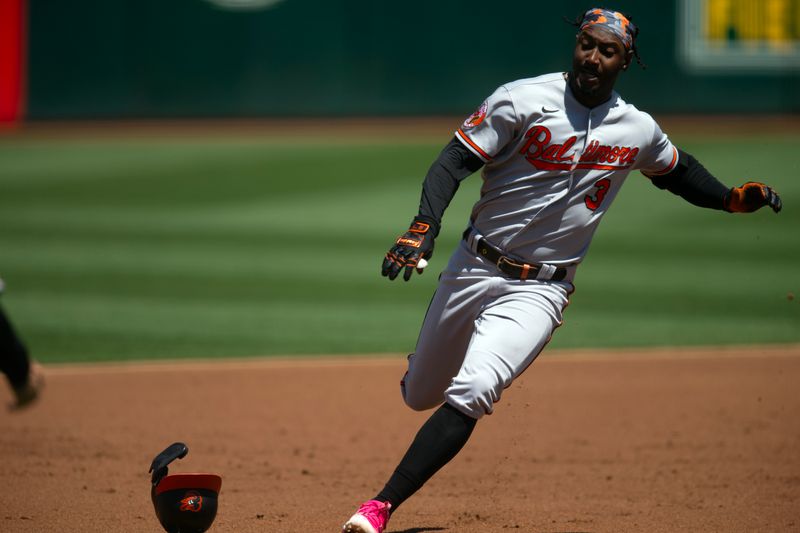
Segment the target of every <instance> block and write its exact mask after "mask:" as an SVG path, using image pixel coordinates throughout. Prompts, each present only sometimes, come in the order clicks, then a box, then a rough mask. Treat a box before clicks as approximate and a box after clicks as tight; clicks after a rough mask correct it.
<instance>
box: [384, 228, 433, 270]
mask: <svg viewBox="0 0 800 533" xmlns="http://www.w3.org/2000/svg"><path fill="white" fill-rule="evenodd" d="M433 233H434V232H433V229H432V228H431V225H430V224H428V223H427V222H425V221H423V220H420V219H419V218H415V219H414V222H413V223H412V224H411V227H410V228H408V231H406V232H405V233H403V234H402V235H400V236H399V237H398V238H397V240H396V241H395V243H394V246H392V248H391V249H390V250H389V251H388V252H387V253H386V256H385V257H384V259H383V268H381V275H383V276H386V277H388V278H389V279H392V280H393V279H395V278H396V277H397V275H398V274H399V273H400V271H401V270H403V269H405V272H403V279H404V280H405V281H408V280H409V279H411V273H412V272H414V270H415V269H416V271H417V273H418V274H422V268H418V267H417V265H418V263H419V260H420V259H425V260H426V261H427V260H428V259H430V258H431V256H432V255H433V238H434V235H433Z"/></svg>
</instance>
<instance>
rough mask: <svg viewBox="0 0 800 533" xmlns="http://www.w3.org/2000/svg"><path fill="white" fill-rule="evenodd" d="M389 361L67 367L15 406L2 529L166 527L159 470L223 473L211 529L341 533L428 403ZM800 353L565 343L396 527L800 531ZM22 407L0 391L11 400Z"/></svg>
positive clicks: (523, 381)
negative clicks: (418, 403)
mask: <svg viewBox="0 0 800 533" xmlns="http://www.w3.org/2000/svg"><path fill="white" fill-rule="evenodd" d="M403 369H404V361H403V358H402V357H400V356H397V357H390V358H353V359H347V360H341V359H336V360H334V359H316V360H300V361H297V360H295V361H289V360H251V361H235V362H225V363H216V362H200V363H198V362H188V363H169V364H156V363H150V364H141V365H107V366H61V367H50V368H47V369H46V373H47V374H46V375H47V388H46V390H45V395H44V397H43V399H42V401H41V402H40V403H39V404H37V405H35V406H34V407H32V408H31V409H29V410H27V411H25V412H22V413H13V414H12V413H4V412H3V413H0V454H2V455H0V458H1V459H2V461H0V475H1V476H2V488H0V531H4V532H6V531H24V532H43V531H81V532H87V533H91V532H95V531H97V532H99V531H103V532H108V531H126V532H128V531H134V532H137V531H142V532H145V531H148V532H156V531H160V530H161V529H160V526H159V525H158V523H157V522H156V519H155V516H154V513H153V509H152V506H151V504H150V501H149V485H148V480H149V478H148V474H147V468H148V466H149V463H150V460H151V459H152V457H153V456H154V455H155V454H156V453H157V452H158V451H160V450H161V449H162V448H163V447H165V446H166V445H168V444H170V443H171V442H173V441H176V440H182V441H184V442H186V443H187V444H188V445H189V449H190V452H189V455H188V457H187V458H185V459H184V460H182V461H178V462H176V463H174V464H173V467H172V469H171V471H172V472H190V471H212V472H217V473H220V474H221V475H222V476H223V486H222V492H221V495H220V511H219V515H218V517H217V520H216V522H215V524H214V526H213V527H212V529H211V531H212V532H213V531H218V532H224V531H228V532H249V531H269V532H289V533H300V532H314V533H315V532H331V533H332V532H335V531H338V528H339V526H340V525H341V523H342V522H343V521H344V520H345V519H346V518H347V516H348V515H349V514H350V513H351V512H352V511H353V509H354V506H355V505H356V504H357V503H359V502H360V500H363V499H366V498H368V497H371V496H372V495H373V494H374V493H375V492H376V491H377V489H378V488H379V486H380V485H381V483H382V482H383V481H384V480H385V478H386V477H387V475H388V474H389V473H390V472H389V469H390V468H393V466H394V464H395V462H396V461H397V460H398V459H399V457H400V456H401V455H402V453H403V452H404V451H405V448H406V446H407V444H408V443H409V441H410V438H411V437H412V436H413V434H414V432H415V431H416V429H417V428H418V426H419V425H420V423H421V422H422V421H423V420H424V419H425V418H426V417H427V416H428V415H427V413H416V412H412V411H410V410H409V409H407V408H406V407H404V405H403V404H402V402H401V399H400V396H399V392H398V387H397V382H398V379H399V378H400V376H401V374H402V372H403ZM798 383H800V346H789V347H771V348H758V349H727V350H695V351H689V350H682V351H679V352H672V351H669V350H656V351H648V352H645V351H636V350H633V351H626V352H623V353H621V354H618V353H612V352H607V353H588V352H552V353H549V354H547V353H546V354H545V355H543V356H542V357H541V358H540V359H539V360H538V361H537V362H536V363H535V364H534V365H533V366H532V367H531V368H530V369H529V370H528V371H527V372H526V374H525V375H524V376H522V378H520V379H519V380H518V381H517V382H516V383H515V384H514V386H512V388H510V389H509V390H507V391H506V393H505V395H504V397H503V399H502V401H501V403H500V405H499V406H498V408H497V411H496V412H495V414H494V415H492V416H490V417H487V418H486V419H484V420H483V421H481V422H480V424H479V425H478V428H477V429H476V432H475V434H474V436H473V438H472V440H471V441H470V442H469V443H468V444H467V446H466V448H465V449H464V450H463V452H462V453H461V454H460V455H459V456H458V457H457V458H456V459H455V460H454V461H453V462H452V463H451V464H450V465H448V466H447V467H445V468H444V469H443V470H442V471H441V472H440V473H439V474H438V475H437V476H436V477H435V478H434V479H433V480H432V481H431V482H430V483H429V484H428V485H427V486H426V487H425V488H423V490H422V491H421V492H420V493H419V494H417V495H416V496H415V497H414V498H412V499H411V500H410V501H409V502H407V503H406V504H405V505H404V506H403V507H402V508H401V509H400V510H399V511H398V513H397V514H396V515H395V516H394V518H393V519H392V522H391V524H390V528H389V531H390V532H394V533H424V532H434V531H442V532H452V533H470V532H481V533H486V532H503V531H519V532H525V533H556V532H558V533H567V532H591V533H599V532H628V531H635V532H648V533H653V532H677V531H681V532H683V531H692V532H706V531H708V532H711V531H714V532H723V531H724V532H728V533H730V532H754V531H760V532H765V531H768V532H772V531H800V451H799V450H800V394H798ZM8 400H9V396H8V391H7V390H6V388H5V387H2V390H0V401H1V402H3V403H6V402H7V401H8Z"/></svg>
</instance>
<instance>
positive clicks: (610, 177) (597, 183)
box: [456, 73, 678, 265]
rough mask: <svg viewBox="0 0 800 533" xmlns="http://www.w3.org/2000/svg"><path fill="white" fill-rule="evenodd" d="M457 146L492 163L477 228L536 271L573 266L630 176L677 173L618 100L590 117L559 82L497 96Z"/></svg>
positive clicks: (648, 122)
mask: <svg viewBox="0 0 800 533" xmlns="http://www.w3.org/2000/svg"><path fill="white" fill-rule="evenodd" d="M456 136H457V138H458V139H459V140H460V141H461V142H462V143H463V144H464V145H465V146H466V147H467V148H468V149H469V150H471V151H472V152H473V153H474V154H475V155H477V156H478V157H479V158H481V159H482V160H483V161H484V163H486V164H485V166H484V169H483V180H484V183H483V187H482V189H481V198H480V200H479V201H478V202H477V203H476V204H475V207H474V208H473V212H472V223H473V225H474V227H475V228H476V229H477V230H478V232H480V233H481V234H482V235H483V236H484V237H486V238H487V239H488V240H489V242H491V243H493V244H494V245H496V246H498V247H500V248H501V249H503V250H504V251H506V252H507V253H509V254H512V255H516V256H518V257H519V258H520V259H523V260H525V261H527V262H531V263H549V264H554V265H565V264H574V263H578V262H580V261H581V260H582V259H583V257H584V256H585V255H586V251H587V249H588V247H589V243H590V241H591V239H592V235H593V234H594V232H595V230H596V229H597V225H598V223H599V222H600V219H601V218H602V216H603V214H605V212H606V210H607V209H608V207H609V205H610V204H611V202H612V201H613V199H614V197H615V196H616V195H617V192H618V191H619V189H620V187H621V186H622V183H623V181H624V180H625V178H626V176H627V175H628V173H629V172H630V171H631V170H641V171H643V172H644V173H645V174H647V175H650V176H653V175H658V174H664V173H667V172H669V171H670V170H672V169H673V168H674V167H675V165H676V164H677V161H678V152H677V150H676V149H675V147H674V146H673V145H672V143H671V142H670V141H669V139H668V138H667V136H666V135H665V134H664V133H663V132H662V131H661V129H660V128H659V127H658V124H656V122H655V121H654V120H653V118H652V117H651V116H650V115H648V114H647V113H644V112H642V111H639V110H638V109H636V107H634V106H633V105H631V104H628V103H626V102H625V101H624V100H622V98H620V96H619V95H618V94H617V93H616V92H615V93H613V94H612V97H611V98H610V99H609V100H608V101H607V102H606V103H604V104H601V105H599V106H597V107H594V108H591V109H590V108H587V107H585V106H583V105H582V104H580V103H579V102H578V101H577V100H576V99H575V97H574V96H573V95H572V92H571V91H570V90H569V89H568V87H567V81H566V79H565V75H564V74H562V73H556V74H546V75H543V76H539V77H536V78H529V79H524V80H519V81H515V82H512V83H509V84H506V85H503V86H501V87H500V88H498V89H497V90H496V91H495V92H494V94H492V95H491V96H490V97H489V98H488V99H487V100H486V101H485V102H484V103H483V104H482V105H481V107H480V108H479V109H478V110H477V111H476V112H475V113H474V114H473V115H472V116H470V117H469V118H468V119H467V120H466V121H465V122H464V124H463V126H462V127H461V129H459V130H458V131H457V132H456Z"/></svg>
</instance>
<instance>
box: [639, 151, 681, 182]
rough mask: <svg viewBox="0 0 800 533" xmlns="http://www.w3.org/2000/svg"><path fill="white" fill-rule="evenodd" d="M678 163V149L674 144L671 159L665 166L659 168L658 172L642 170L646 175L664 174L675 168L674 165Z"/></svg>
mask: <svg viewBox="0 0 800 533" xmlns="http://www.w3.org/2000/svg"><path fill="white" fill-rule="evenodd" d="M677 164H678V149H677V148H675V147H674V146H673V147H672V161H670V163H669V165H667V166H666V168H664V169H662V170H659V171H658V172H642V174H644V175H645V176H647V177H651V176H663V175H664V174H669V173H670V172H672V170H673V169H674V168H675V165H677Z"/></svg>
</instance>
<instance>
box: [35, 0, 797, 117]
mask: <svg viewBox="0 0 800 533" xmlns="http://www.w3.org/2000/svg"><path fill="white" fill-rule="evenodd" d="M676 1H678V0H676ZM680 1H683V0H680ZM789 4H791V6H793V7H792V8H791V9H797V8H796V4H797V2H789ZM654 6H660V8H661V9H658V8H657V7H654ZM585 7H587V3H586V2H577V1H560V2H546V3H545V2H535V1H532V0H524V1H523V0H496V1H493V2H487V1H479V0H407V1H405V2H396V1H395V2H388V1H381V0H282V1H281V2H279V3H278V4H277V5H275V6H273V7H271V8H269V9H266V10H261V11H249V12H233V11H228V10H224V9H221V8H218V7H215V6H214V5H212V4H211V3H210V2H209V1H206V0H94V1H89V0H73V1H61V0H30V3H29V26H30V43H29V72H28V78H29V79H28V116H29V117H30V118H33V119H53V118H124V117H186V116H207V117H216V116H293V115H301V116H318V115H326V116H330V115H334V116H335V115H416V114H468V113H469V112H471V111H472V110H473V108H475V107H476V106H477V105H478V104H479V103H480V102H481V100H482V99H483V98H484V97H485V96H486V95H487V94H488V93H490V92H491V91H492V90H493V89H494V88H495V87H496V86H497V85H499V84H501V83H503V82H506V81H510V80H513V79H517V78H521V77H528V76H532V75H536V74H539V73H544V72H550V71H555V70H565V69H568V68H569V64H570V56H571V49H572V45H573V42H574V41H573V36H574V30H573V29H572V28H570V27H569V26H568V25H566V24H565V23H564V22H562V16H564V15H570V16H573V15H576V14H578V13H580V12H581V11H582V10H583V9H584V8H585ZM615 7H617V8H620V9H623V10H628V11H629V12H631V13H632V14H633V15H634V19H635V20H636V21H638V23H639V25H640V27H641V28H642V34H641V38H640V48H641V52H642V56H643V58H644V60H645V61H646V62H647V63H648V65H649V66H648V68H647V70H646V71H642V70H641V69H639V68H636V67H634V68H632V69H631V72H629V73H628V74H626V75H625V76H624V77H623V78H624V79H623V80H622V82H621V85H620V92H621V93H622V94H623V96H624V97H626V98H627V99H628V100H630V101H633V102H635V103H637V105H639V107H641V108H644V109H647V110H649V111H653V112H660V113H664V112H680V113H687V112H737V113H738V112H743V113H749V112H800V104H798V101H797V100H798V99H797V95H798V94H800V74H799V71H798V69H797V68H795V69H794V70H792V69H783V68H779V69H777V70H774V69H773V70H771V71H767V72H755V73H752V72H751V73H735V72H726V71H723V72H722V73H715V74H707V73H698V72H692V71H690V69H688V68H687V67H686V66H683V65H682V64H681V62H680V61H679V60H678V58H677V50H676V46H677V41H678V37H677V36H678V32H677V30H676V28H677V24H678V17H679V16H678V13H679V11H678V5H677V4H675V5H673V2H645V1H643V0H639V1H621V2H618V3H617V4H616V6H615ZM798 20H799V21H800V16H798ZM798 25H800V22H799V23H798Z"/></svg>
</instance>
